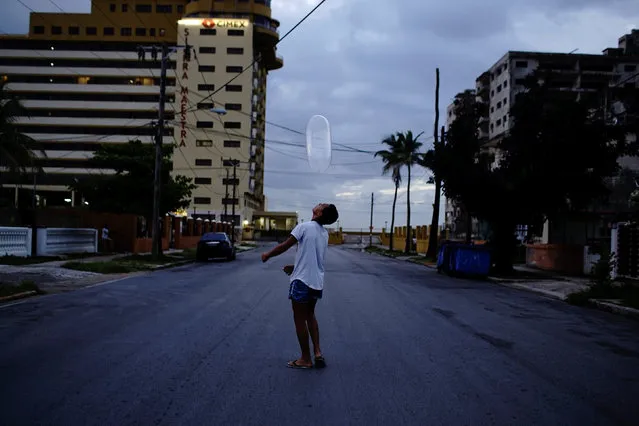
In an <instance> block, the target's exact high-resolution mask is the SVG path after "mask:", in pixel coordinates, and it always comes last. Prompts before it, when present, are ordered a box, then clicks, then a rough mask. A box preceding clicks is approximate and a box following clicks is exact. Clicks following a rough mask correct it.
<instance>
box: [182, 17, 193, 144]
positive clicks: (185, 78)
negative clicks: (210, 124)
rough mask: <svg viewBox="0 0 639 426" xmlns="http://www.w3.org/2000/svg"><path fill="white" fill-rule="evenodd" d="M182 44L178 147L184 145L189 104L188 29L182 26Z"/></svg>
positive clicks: (189, 55)
mask: <svg viewBox="0 0 639 426" xmlns="http://www.w3.org/2000/svg"><path fill="white" fill-rule="evenodd" d="M183 34H184V44H185V45H186V47H185V48H184V51H183V52H182V66H181V68H182V73H181V74H182V78H181V81H180V148H181V147H184V146H186V114H187V112H186V111H187V108H188V105H189V86H188V83H189V62H191V52H189V51H188V49H190V47H189V29H188V28H184V32H183Z"/></svg>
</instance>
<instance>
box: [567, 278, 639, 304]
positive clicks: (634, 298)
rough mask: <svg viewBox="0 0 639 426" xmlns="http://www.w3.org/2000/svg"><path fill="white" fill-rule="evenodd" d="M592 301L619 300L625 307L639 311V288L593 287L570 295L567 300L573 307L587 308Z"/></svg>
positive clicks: (625, 285)
mask: <svg viewBox="0 0 639 426" xmlns="http://www.w3.org/2000/svg"><path fill="white" fill-rule="evenodd" d="M592 299H613V300H619V301H620V302H621V304H622V305H623V306H627V307H629V308H635V309H639V287H637V286H635V285H633V284H620V285H619V284H613V285H593V286H591V287H590V288H588V289H587V290H584V291H580V292H577V293H572V294H570V295H568V297H567V299H566V300H567V301H568V303H571V304H573V305H578V306H585V305H587V304H588V302H589V301H590V300H592Z"/></svg>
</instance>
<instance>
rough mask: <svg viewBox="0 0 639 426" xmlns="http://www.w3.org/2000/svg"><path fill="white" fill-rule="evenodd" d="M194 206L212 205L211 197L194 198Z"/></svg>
mask: <svg viewBox="0 0 639 426" xmlns="http://www.w3.org/2000/svg"><path fill="white" fill-rule="evenodd" d="M193 204H211V198H210V197H195V198H193Z"/></svg>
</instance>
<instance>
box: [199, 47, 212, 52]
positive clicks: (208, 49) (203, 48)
mask: <svg viewBox="0 0 639 426" xmlns="http://www.w3.org/2000/svg"><path fill="white" fill-rule="evenodd" d="M199 53H215V47H200V50H199Z"/></svg>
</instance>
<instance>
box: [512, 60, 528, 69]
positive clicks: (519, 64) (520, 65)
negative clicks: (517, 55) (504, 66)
mask: <svg viewBox="0 0 639 426" xmlns="http://www.w3.org/2000/svg"><path fill="white" fill-rule="evenodd" d="M515 68H528V61H517V62H515Z"/></svg>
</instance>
